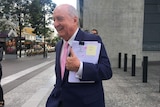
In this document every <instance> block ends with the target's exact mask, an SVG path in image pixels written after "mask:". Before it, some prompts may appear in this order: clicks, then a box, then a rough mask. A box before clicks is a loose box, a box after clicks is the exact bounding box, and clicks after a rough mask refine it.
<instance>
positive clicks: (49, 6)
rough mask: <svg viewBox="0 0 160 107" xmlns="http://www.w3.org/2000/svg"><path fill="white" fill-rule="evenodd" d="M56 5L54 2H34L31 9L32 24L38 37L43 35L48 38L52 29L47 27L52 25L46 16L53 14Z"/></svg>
mask: <svg viewBox="0 0 160 107" xmlns="http://www.w3.org/2000/svg"><path fill="white" fill-rule="evenodd" d="M55 6H56V5H55V4H54V3H53V2H52V0H33V1H32V4H31V5H30V7H29V10H30V24H31V26H32V28H34V31H33V33H35V34H37V35H41V34H43V35H44V36H45V37H47V34H48V32H50V29H49V28H47V27H46V26H47V25H48V24H50V23H47V22H48V20H50V19H49V18H47V17H46V15H49V14H51V11H53V9H54V8H55Z"/></svg>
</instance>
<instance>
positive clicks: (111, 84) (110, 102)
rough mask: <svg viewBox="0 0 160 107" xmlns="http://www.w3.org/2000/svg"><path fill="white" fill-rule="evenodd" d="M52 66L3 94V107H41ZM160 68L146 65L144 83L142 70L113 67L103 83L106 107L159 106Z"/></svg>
mask: <svg viewBox="0 0 160 107" xmlns="http://www.w3.org/2000/svg"><path fill="white" fill-rule="evenodd" d="M53 68H54V66H51V67H49V68H48V69H46V70H45V71H44V72H41V73H40V74H38V75H37V76H35V77H33V78H31V79H30V80H28V81H26V82H24V83H23V84H21V85H19V86H18V87H16V88H15V89H13V90H11V91H10V92H8V93H6V94H5V96H4V97H5V101H6V105H5V107H45V103H46V100H47V97H48V96H49V94H50V92H51V90H52V88H53V84H54V83H55V75H54V71H53V70H54V69H53ZM159 79H160V66H159V65H157V66H149V69H148V82H147V83H143V82H142V69H141V68H137V69H136V76H131V70H130V69H128V71H127V72H124V71H123V69H118V68H113V78H112V79H110V80H108V81H104V82H103V84H104V91H105V98H106V99H105V100H106V107H160V93H159Z"/></svg>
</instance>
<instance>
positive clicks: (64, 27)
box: [53, 8, 76, 40]
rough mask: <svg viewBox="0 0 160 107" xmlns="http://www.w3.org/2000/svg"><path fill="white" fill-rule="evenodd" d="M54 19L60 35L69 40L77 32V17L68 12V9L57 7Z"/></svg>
mask: <svg viewBox="0 0 160 107" xmlns="http://www.w3.org/2000/svg"><path fill="white" fill-rule="evenodd" d="M53 20H54V27H55V28H56V30H57V32H58V35H59V36H60V37H62V38H63V39H65V40H68V39H69V38H70V37H71V36H72V35H73V33H74V32H75V31H74V29H75V24H76V22H75V19H74V18H73V17H71V16H70V15H69V14H68V11H67V9H62V8H57V9H55V11H54V13H53Z"/></svg>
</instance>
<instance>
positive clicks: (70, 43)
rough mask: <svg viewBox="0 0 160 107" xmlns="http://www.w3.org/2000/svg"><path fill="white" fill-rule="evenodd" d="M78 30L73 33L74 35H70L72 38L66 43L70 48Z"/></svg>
mask: <svg viewBox="0 0 160 107" xmlns="http://www.w3.org/2000/svg"><path fill="white" fill-rule="evenodd" d="M78 30H79V28H77V30H76V31H75V32H74V34H73V35H72V37H71V38H70V39H69V40H68V43H69V45H70V46H72V42H73V41H74V39H75V37H76V35H77V33H78Z"/></svg>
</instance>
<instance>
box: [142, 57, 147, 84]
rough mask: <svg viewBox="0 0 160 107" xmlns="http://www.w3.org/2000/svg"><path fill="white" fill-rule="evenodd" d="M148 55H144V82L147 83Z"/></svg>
mask: <svg viewBox="0 0 160 107" xmlns="http://www.w3.org/2000/svg"><path fill="white" fill-rule="evenodd" d="M147 72H148V57H147V56H144V57H143V82H144V83H147Z"/></svg>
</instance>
